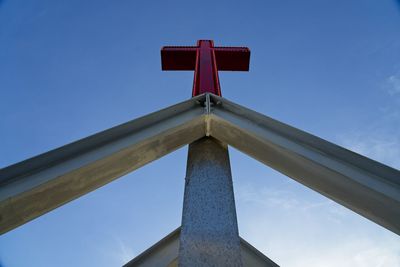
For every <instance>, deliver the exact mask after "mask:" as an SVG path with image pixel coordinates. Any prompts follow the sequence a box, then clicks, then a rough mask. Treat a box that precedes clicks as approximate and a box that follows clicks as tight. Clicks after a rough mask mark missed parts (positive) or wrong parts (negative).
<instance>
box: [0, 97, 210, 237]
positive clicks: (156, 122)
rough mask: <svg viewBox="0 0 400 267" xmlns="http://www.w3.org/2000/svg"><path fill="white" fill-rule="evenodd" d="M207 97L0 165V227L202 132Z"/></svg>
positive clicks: (73, 195) (31, 216)
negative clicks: (15, 162) (12, 163)
mask: <svg viewBox="0 0 400 267" xmlns="http://www.w3.org/2000/svg"><path fill="white" fill-rule="evenodd" d="M207 99H208V96H207ZM205 101H206V96H205V95H201V96H198V97H195V98H192V99H190V100H188V101H185V102H182V103H180V104H177V105H174V106H171V107H169V108H166V109H163V110H160V111H158V112H155V113H152V114H150V115H147V116H144V117H142V118H139V119H136V120H133V121H130V122H128V123H125V124H122V125H119V126H116V127H114V128H111V129H109V130H106V131H103V132H100V133H98V134H95V135H92V136H90V137H87V138H84V139H82V140H79V141H77V142H74V143H71V144H68V145H66V146H63V147H60V148H57V149H55V150H52V151H50V152H47V153H44V154H41V155H39V156H36V157H33V158H31V159H28V160H25V161H22V162H20V163H17V164H14V165H11V166H9V167H6V168H4V169H0V233H4V232H6V231H9V230H11V229H13V228H15V227H17V226H19V225H21V224H24V223H26V222H28V221H30V220H32V219H34V218H36V217H38V216H40V215H42V214H44V213H46V212H48V211H50V210H52V209H54V208H57V207H58V206H61V205H63V204H65V203H67V202H69V201H71V200H73V199H75V198H77V197H79V196H81V195H84V194H86V193H88V192H90V191H92V190H95V189H96V188H98V187H100V186H102V185H105V184H107V183H109V182H111V181H113V180H114V179H116V178H118V177H120V176H122V175H124V174H127V173H129V172H131V171H133V170H135V169H137V168H139V167H141V166H143V165H145V164H146V163H149V162H151V161H153V160H156V159H158V158H160V157H162V156H164V155H166V154H168V153H170V152H172V151H174V150H176V149H177V148H179V147H181V146H183V145H186V144H188V143H191V142H193V141H195V140H197V139H199V138H201V137H203V136H204V135H205V119H204V117H205V116H206V113H207V109H205V107H204V105H205V103H204V102H205Z"/></svg>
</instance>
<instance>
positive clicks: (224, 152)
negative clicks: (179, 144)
mask: <svg viewBox="0 0 400 267" xmlns="http://www.w3.org/2000/svg"><path fill="white" fill-rule="evenodd" d="M179 266H180V267H186V266H190V267H196V266H230V267H232V266H242V258H241V253H240V239H239V233H238V226H237V219H236V209H235V200H234V195H233V185H232V175H231V169H230V163H229V154H228V148H227V145H226V144H223V143H221V142H219V141H218V140H216V139H213V138H207V137H205V138H202V139H200V140H198V141H196V142H194V143H192V144H190V145H189V153H188V163H187V171H186V181H185V194H184V202H183V214H182V230H181V235H180V248H179Z"/></svg>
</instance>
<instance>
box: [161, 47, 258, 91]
mask: <svg viewBox="0 0 400 267" xmlns="http://www.w3.org/2000/svg"><path fill="white" fill-rule="evenodd" d="M249 65H250V50H249V48H247V47H214V42H213V41H212V40H199V41H197V46H164V47H163V48H162V49H161V68H162V70H194V79H193V90H192V96H197V95H200V94H204V93H212V94H215V95H219V96H221V87H220V84H219V78H218V70H222V71H248V70H249Z"/></svg>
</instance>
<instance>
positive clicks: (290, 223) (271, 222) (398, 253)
mask: <svg viewBox="0 0 400 267" xmlns="http://www.w3.org/2000/svg"><path fill="white" fill-rule="evenodd" d="M293 186H294V187H301V185H295V184H293V185H288V186H285V187H286V188H284V189H282V188H279V189H278V188H269V187H268V188H267V187H257V186H252V185H249V184H247V185H245V186H238V187H237V194H236V198H237V203H238V206H240V207H241V209H240V210H239V211H243V213H246V214H245V215H246V216H243V217H242V218H240V220H239V227H240V229H241V234H242V235H243V236H242V237H244V238H245V239H246V240H247V241H249V242H250V243H251V244H252V245H254V246H255V247H256V248H257V249H259V250H260V251H261V252H263V253H264V254H265V255H267V256H268V257H270V258H271V259H272V260H274V261H275V262H276V263H277V264H279V265H280V266H287V267H321V266H322V267H336V266H341V267H350V266H351V267H386V266H388V267H395V266H400V238H399V237H398V236H397V235H395V234H393V233H391V232H389V231H387V230H385V229H383V228H381V227H380V226H377V225H375V224H374V223H372V222H369V221H367V220H366V219H364V218H362V217H360V216H359V215H357V214H355V213H353V212H352V211H350V210H348V209H346V208H344V207H342V206H340V205H338V204H336V203H334V202H332V201H330V200H328V199H326V198H324V197H318V196H317V194H316V193H311V191H308V190H307V189H305V190H303V191H299V190H294V189H295V188H294V187H293ZM304 194H309V195H314V197H315V199H312V200H307V196H305V195H304Z"/></svg>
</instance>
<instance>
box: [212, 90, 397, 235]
mask: <svg viewBox="0 0 400 267" xmlns="http://www.w3.org/2000/svg"><path fill="white" fill-rule="evenodd" d="M211 103H214V104H213V105H212V106H211V111H210V114H211V115H210V118H209V123H210V125H209V126H208V128H209V129H210V132H209V134H210V135H211V136H212V137H214V138H216V139H219V140H221V141H222V142H225V143H227V144H229V145H232V146H233V147H235V148H237V149H239V150H240V151H242V152H244V153H246V154H248V155H249V156H251V157H253V158H255V159H257V160H259V161H260V162H262V163H264V164H266V165H268V166H270V167H272V168H273V169H275V170H277V171H279V172H281V173H283V174H285V175H287V176H289V177H291V178H293V179H294V180H296V181H298V182H300V183H302V184H304V185H306V186H307V187H309V188H311V189H313V190H315V191H317V192H319V193H321V194H323V195H325V196H326V197H328V198H330V199H332V200H334V201H336V202H338V203H339V204H342V205H344V206H345V207H347V208H349V209H351V210H353V211H355V212H357V213H358V214H360V215H362V216H364V217H366V218H368V219H370V220H372V221H374V222H376V223H378V224H380V225H381V226H383V227H385V228H387V229H389V230H391V231H393V232H395V233H397V234H400V172H399V171H398V170H396V169H393V168H391V167H388V166H385V165H383V164H381V163H379V162H376V161H374V160H371V159H368V158H366V157H364V156H361V155H359V154H357V153H354V152H351V151H349V150H347V149H344V148H342V147H340V146H337V145H335V144H333V143H330V142H327V141H325V140H323V139H321V138H318V137H316V136H313V135H311V134H308V133H306V132H303V131H301V130H298V129H296V128H293V127H291V126H288V125H286V124H283V123H281V122H279V121H276V120H273V119H271V118H269V117H266V116H264V115H262V114H259V113H257V112H254V111H252V110H250V109H247V108H244V107H242V106H239V105H237V104H234V103H232V102H230V101H228V100H226V99H224V98H221V97H218V96H214V95H212V96H211Z"/></svg>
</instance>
